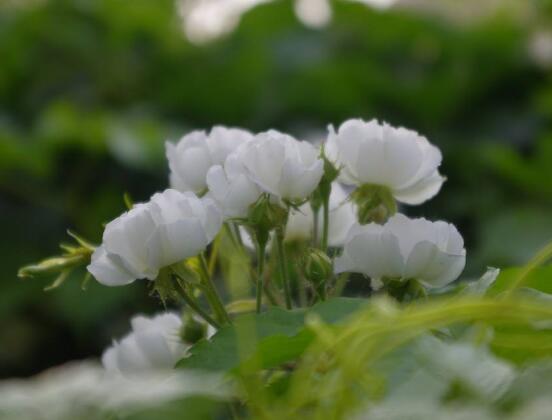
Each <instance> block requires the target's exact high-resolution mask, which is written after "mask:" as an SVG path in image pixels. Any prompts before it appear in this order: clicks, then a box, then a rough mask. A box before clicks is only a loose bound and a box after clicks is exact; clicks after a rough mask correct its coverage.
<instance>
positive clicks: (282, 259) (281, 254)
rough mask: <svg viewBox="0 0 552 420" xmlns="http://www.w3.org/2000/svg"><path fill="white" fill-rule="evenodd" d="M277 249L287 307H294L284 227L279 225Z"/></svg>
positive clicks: (277, 229)
mask: <svg viewBox="0 0 552 420" xmlns="http://www.w3.org/2000/svg"><path fill="white" fill-rule="evenodd" d="M276 251H277V253H278V265H279V268H280V273H281V275H282V283H283V286H284V297H285V301H286V308H287V309H291V308H292V302H291V289H290V286H289V283H290V280H289V270H288V266H287V259H286V251H285V249H284V229H283V228H282V227H281V226H279V227H277V228H276Z"/></svg>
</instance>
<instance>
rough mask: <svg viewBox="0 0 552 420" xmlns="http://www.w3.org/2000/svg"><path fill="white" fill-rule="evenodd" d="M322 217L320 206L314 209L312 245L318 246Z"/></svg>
mask: <svg viewBox="0 0 552 420" xmlns="http://www.w3.org/2000/svg"><path fill="white" fill-rule="evenodd" d="M319 219H320V208H316V209H314V208H313V209H312V225H313V226H312V246H313V247H315V248H316V247H317V246H318V220H319Z"/></svg>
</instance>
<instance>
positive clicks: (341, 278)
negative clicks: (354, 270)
mask: <svg viewBox="0 0 552 420" xmlns="http://www.w3.org/2000/svg"><path fill="white" fill-rule="evenodd" d="M348 280H349V273H341V274H340V275H338V276H337V281H336V283H335V288H334V291H333V295H334V296H341V293H343V289H345V285H346V284H347V281H348Z"/></svg>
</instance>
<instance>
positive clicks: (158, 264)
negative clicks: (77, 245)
mask: <svg viewBox="0 0 552 420" xmlns="http://www.w3.org/2000/svg"><path fill="white" fill-rule="evenodd" d="M221 225H222V215H221V213H220V210H219V209H218V207H217V205H216V204H215V203H214V202H213V201H212V200H210V199H200V198H198V197H197V196H196V195H195V194H193V193H191V192H188V193H181V192H178V191H176V190H171V189H168V190H165V191H164V192H162V193H157V194H155V195H154V196H153V197H152V198H151V200H150V201H149V202H147V203H142V204H137V205H135V206H134V207H133V208H132V209H131V210H129V211H128V212H126V213H124V214H122V215H121V216H119V217H118V218H116V219H115V220H113V221H111V222H110V223H108V224H107V226H106V227H105V230H104V233H103V242H102V245H101V246H99V247H98V248H97V249H96V250H95V251H94V254H93V255H92V261H91V263H90V265H88V267H87V268H88V271H89V272H90V273H91V274H92V275H94V277H95V278H96V279H97V280H98V281H99V282H100V283H102V284H105V285H107V286H120V285H124V284H129V283H131V282H133V281H134V280H136V279H139V278H147V279H149V280H154V279H155V278H156V277H157V275H158V274H159V270H160V269H161V268H163V267H166V266H168V265H171V264H174V263H176V262H178V261H181V260H183V259H185V258H189V257H192V256H195V255H197V254H199V253H200V252H201V251H202V250H203V249H205V247H206V246H207V245H208V244H209V243H210V242H211V241H212V240H213V238H214V237H215V236H216V234H217V233H218V231H219V230H220V227H221Z"/></svg>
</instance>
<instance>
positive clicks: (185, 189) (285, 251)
mask: <svg viewBox="0 0 552 420" xmlns="http://www.w3.org/2000/svg"><path fill="white" fill-rule="evenodd" d="M166 151H167V159H168V167H169V172H170V175H169V182H170V188H169V189H166V190H164V191H163V192H160V193H156V194H154V195H153V196H152V197H151V198H150V199H149V200H148V201H146V202H144V203H138V204H131V203H130V202H129V200H127V203H128V204H129V208H128V210H127V211H126V212H125V213H123V214H122V215H120V216H119V217H117V218H115V219H114V220H112V221H111V222H109V223H107V224H106V226H105V228H104V232H103V239H102V243H101V244H99V245H93V244H91V243H90V242H89V241H87V240H85V239H83V238H81V237H79V236H77V235H75V234H72V236H73V237H74V238H75V240H76V242H77V243H76V244H74V245H63V247H62V248H63V250H64V253H63V254H62V255H60V256H57V257H54V258H50V259H46V260H44V261H41V262H40V263H38V264H35V265H30V266H27V267H24V268H22V269H21V271H20V273H19V274H20V276H21V277H32V276H36V275H39V274H51V273H57V274H58V277H57V279H56V280H55V281H54V283H53V284H52V286H53V287H58V286H59V285H60V284H61V283H62V282H63V281H64V280H65V279H67V277H68V275H69V273H71V272H73V270H76V269H78V268H80V267H86V269H87V272H88V274H87V276H88V277H90V276H93V277H94V278H95V279H96V280H97V281H98V282H99V283H101V284H102V285H105V286H112V287H114V286H121V287H122V286H125V285H128V284H129V283H132V282H134V281H136V280H140V279H142V280H145V281H147V282H148V285H149V286H150V288H151V290H152V292H153V293H154V294H155V295H157V296H159V297H160V298H161V300H162V301H163V303H164V304H165V305H172V306H174V305H175V304H176V305H182V306H183V307H184V309H185V310H184V312H183V315H182V317H180V316H179V315H177V314H176V313H174V312H166V313H163V314H160V315H157V316H155V317H153V318H148V317H145V316H137V317H134V318H133V319H132V321H131V324H132V332H131V333H129V334H128V335H127V336H125V337H123V338H122V339H121V340H119V341H117V340H115V341H114V342H113V344H112V346H111V347H109V348H108V349H107V350H106V351H105V352H104V354H103V357H102V362H103V365H104V367H105V369H106V371H107V372H109V374H110V375H115V376H117V375H119V376H121V375H122V376H124V377H125V378H127V379H128V380H129V381H132V380H133V378H135V377H137V376H140V375H142V374H143V373H144V372H149V371H155V372H165V373H167V375H169V373H168V372H170V371H174V369H173V367H175V366H176V367H177V370H178V369H181V368H182V369H184V368H189V369H200V370H210V371H216V372H217V373H225V374H227V376H226V379H225V380H226V381H230V382H232V384H233V385H234V386H235V387H236V388H235V390H234V392H233V393H231V396H229V397H228V401H227V402H228V404H229V410H230V412H231V413H232V415H233V416H234V417H235V418H241V416H242V415H246V414H248V415H250V416H251V417H253V418H275V419H276V418H286V417H288V418H297V416H299V415H301V416H304V417H307V418H313V419H314V418H332V419H334V418H335V419H341V418H351V417H350V416H351V415H352V414H353V413H355V415H360V416H363V415H364V414H366V413H368V414H366V416H368V417H366V418H379V417H377V415H378V413H387V414H383V416H384V417H382V418H393V417H387V416H391V414H389V411H386V410H388V406H387V405H386V404H388V402H387V400H386V399H385V398H386V397H383V396H382V395H387V396H393V395H395V394H394V393H393V392H395V391H396V390H394V389H393V390H389V389H387V388H385V387H384V386H383V385H382V384H381V383H380V382H378V381H379V379H378V378H379V377H380V376H381V375H384V376H385V375H387V376H385V378H387V379H388V380H391V378H392V377H395V376H393V375H396V374H399V373H400V372H398V371H396V370H393V369H398V368H397V367H396V366H398V365H397V363H395V364H393V363H391V365H393V366H395V368H393V369H392V370H391V371H390V370H389V368H388V367H386V366H387V365H385V364H383V365H381V366H380V365H378V363H379V362H380V361H381V362H382V363H384V362H385V361H386V360H387V362H389V360H391V362H392V361H393V357H395V358H396V357H398V356H397V355H396V354H395V353H394V352H396V351H401V349H403V350H404V348H407V349H409V350H408V355H412V354H417V353H416V352H419V351H420V350H419V348H424V349H426V350H424V352H426V353H427V352H428V351H429V350H427V349H428V348H430V349H433V350H432V351H434V352H435V354H438V356H436V357H437V358H444V357H445V356H444V354H446V352H447V351H450V352H453V353H454V354H456V355H458V360H456V359H455V360H453V361H451V362H450V364H452V365H455V367H454V369H456V370H455V372H456V373H455V375H456V376H451V374H450V371H446V372H445V373H442V374H441V376H440V380H441V381H444V380H445V379H443V378H444V377H446V378H449V377H450V384H452V383H453V380H457V381H458V380H459V379H458V377H460V378H461V379H462V381H464V382H462V384H463V385H462V386H463V387H468V388H470V392H471V394H469V395H475V394H473V393H478V392H479V393H485V392H488V395H491V394H492V395H493V398H495V397H496V398H502V397H504V396H505V395H506V389H509V388H508V387H510V386H513V385H512V384H514V382H515V379H514V378H515V377H516V375H518V374H519V375H521V374H522V373H521V371H516V369H515V368H514V367H513V366H511V364H509V363H511V361H508V362H503V361H497V360H496V359H495V355H493V354H491V353H490V350H486V348H485V349H480V350H474V349H473V348H472V347H470V346H471V344H466V343H467V342H468V341H469V338H466V337H471V336H474V337H478V338H477V340H479V341H478V342H481V343H484V344H489V346H491V344H492V345H494V346H498V347H499V348H502V347H500V346H501V345H502V346H503V344H501V342H500V341H499V342H498V344H497V342H496V341H493V337H500V336H501V335H500V334H508V332H506V333H504V332H503V331H502V330H499V329H495V326H496V325H499V324H501V323H502V324H504V323H505V322H508V321H512V320H513V321H512V322H515V323H516V325H518V327H519V328H521V325H523V326H524V327H523V328H526V330H523V334H529V333H531V334H532V333H534V329H533V328H537V327H536V326H537V325H538V326H539V327H538V328H549V325H550V320H551V316H552V313H551V312H550V311H549V309H546V308H545V307H544V306H543V302H544V301H545V299H546V298H549V296H546V297H544V296H542V293H541V292H542V291H539V290H537V291H535V290H533V289H531V290H533V291H532V292H530V293H533V295H528V296H529V298H528V297H527V296H526V297H524V298H523V299H521V300H516V299H513V298H512V296H514V295H515V293H517V292H515V290H517V289H519V287H520V286H521V285H523V283H524V282H526V281H527V279H526V278H527V276H528V272H523V273H522V275H521V277H520V278H519V279H517V280H514V281H512V282H511V283H510V284H508V285H507V286H504V284H503V282H504V281H505V280H497V276H498V270H490V271H489V272H488V273H486V274H485V275H484V276H483V277H482V278H481V279H480V280H479V281H477V282H474V283H470V284H468V285H466V284H465V283H457V284H453V282H455V280H457V279H458V277H459V276H460V275H461V273H462V271H463V269H464V266H465V263H466V249H465V246H464V240H463V238H462V236H461V234H460V233H459V231H458V230H457V229H456V227H455V226H454V225H452V224H450V223H447V222H444V221H429V220H426V219H425V218H409V217H408V216H407V215H405V214H404V213H403V210H404V211H406V210H407V208H404V207H403V205H419V204H422V203H423V202H425V201H427V200H429V199H431V198H432V197H434V196H435V195H436V194H437V193H438V192H439V190H440V189H441V187H442V185H443V183H444V181H445V178H444V176H443V175H441V174H440V172H439V166H440V164H441V160H442V156H441V152H440V150H439V149H438V148H437V147H436V146H435V145H433V144H431V143H430V142H429V141H428V140H427V139H426V138H425V137H423V136H421V135H420V134H418V133H416V132H415V131H412V130H408V129H405V128H396V127H392V126H390V125H388V124H385V123H380V122H378V121H376V120H372V121H368V122H365V121H362V120H359V119H352V120H348V121H345V122H344V123H343V124H341V125H340V126H339V128H338V129H337V130H335V129H334V128H333V127H332V126H330V127H329V131H328V135H327V139H326V141H324V142H323V143H322V144H321V145H320V146H314V145H312V144H310V143H308V142H304V141H299V140H297V139H295V138H293V137H292V136H290V135H288V134H284V133H281V132H279V131H275V130H269V131H266V132H261V133H257V134H254V133H250V132H248V131H246V130H242V129H237V128H226V127H222V126H218V127H214V128H213V129H212V130H211V131H209V133H206V132H204V131H194V132H192V133H189V134H187V135H185V136H184V137H182V139H181V140H180V141H179V142H178V143H176V144H173V143H170V142H169V143H167V145H166ZM252 249H253V250H254V252H251V250H252ZM550 254H552V251H550V249H547V250H545V251H543V254H542V255H539V256H537V259H536V262H535V263H534V265H535V266H536V265H538V264H539V263H540V262H542V261H545V260H546V258H548V257H550ZM498 278H499V279H500V277H498ZM351 279H353V280H354V281H355V282H359V281H360V282H361V283H362V284H363V287H362V288H361V289H362V290H364V291H365V294H364V296H361V297H357V298H355V299H346V298H343V297H341V295H343V294H344V290H347V284H348V281H350V280H351ZM495 282H497V284H498V285H499V286H494V284H495ZM498 287H502V292H503V293H504V294H505V295H503V298H501V299H490V298H488V297H487V293H488V292H489V291H491V290H493V288H498ZM539 293H541V295H539V296H537V297H535V294H539ZM516 296H517V295H516ZM447 299H448V300H447ZM528 299H529V300H528ZM531 299H532V300H531ZM524 311H526V312H524ZM355 314H356V315H355ZM347 317H349V318H347ZM351 317H352V318H351ZM514 318H515V319H514ZM343 319H352V320H351V321H350V322H349V323H341V322H342V320H343ZM461 322H463V323H464V327H463V329H462V328H460V329H458V330H457V329H454V328H453V324H455V323H461ZM470 323H471V324H470ZM330 324H334V325H330ZM338 325H339V326H338ZM497 328H498V327H497ZM489 337H491V338H489ZM453 338H454V339H458V340H459V341H458V342H454V341H452V339H453ZM510 339H511V337H510ZM447 340H448V341H447ZM244 342H245V344H243V343H244ZM428 343H429V344H428ZM405 346H406V347H405ZM408 346H411V347H408ZM412 346H414V347H412ZM416 346H418V347H416ZM466 346H468V347H466ZM489 348H490V347H489ZM546 348H548V347H546ZM550 348H552V347H550ZM466 349H467V350H466ZM541 350H542V349H541ZM504 351H505V350H504ZM439 352H440V353H439ZM503 353H504V352H503ZM506 354H509V353H507V352H506ZM546 355H547V356H548V353H546ZM401 357H402V356H401ZM409 357H410V356H404V357H403V358H404V360H410V359H409ZM389 358H390V359H389ZM355 360H357V361H358V363H356V362H355ZM465 360H469V363H475V360H483V361H486V362H485V363H483V362H481V367H480V369H483V370H481V372H487V373H486V375H489V377H492V378H499V379H496V380H497V381H499V382H500V383H496V384H494V383H493V387H491V386H490V385H489V387H490V388H492V392H490V391H489V389H490V388H489V387H486V388H485V387H483V388H482V387H481V386H479V385H480V382H481V381H480V380H473V378H474V377H475V376H474V375H475V374H476V372H475V371H474V372H472V371H470V370H469V366H468V367H467V366H463V365H462V366H460V363H463V361H465ZM508 360H509V359H508ZM432 362H434V361H432ZM359 363H360V364H359ZM413 363H414V362H413ZM466 363H468V362H466ZM428 366H429V365H428ZM438 368H439V369H441V370H442V369H443V368H442V366H437V365H435V369H438ZM412 369H414V367H413V368H412ZM478 369H479V368H478ZM414 371H415V372H416V375H419V380H420V381H421V382H420V383H425V382H423V381H429V379H428V378H427V377H426V376H427V374H428V373H427V372H426V371H425V370H424V369H422V368H421V367H419V366H418V365H416V368H415V369H414ZM382 372H385V374H384V373H382ZM470 372H471V373H470ZM424 375H426V376H424ZM447 375H448V376H447ZM462 375H464V376H462ZM417 378H418V376H417ZM409 380H411V379H408V378H407V379H404V383H399V384H396V385H397V387H400V386H402V385H404V386H405V387H407V386H410V387H411V388H412V387H413V386H414V385H412V384H410V385H409V382H408V381H409ZM447 380H448V379H447ZM349 383H351V384H354V385H355V387H357V388H354V389H351V390H349ZM456 383H457V382H456ZM431 384H433V385H434V386H437V385H436V383H435V381H434V382H431ZM450 384H449V383H448V382H447V384H446V386H447V387H448V386H449V385H450ZM495 385H496V386H495ZM499 385H500V386H499ZM428 386H430V385H428ZM443 386H445V385H443ZM450 386H452V385H450ZM478 386H479V388H478ZM276 389H277V390H278V391H276ZM383 389H385V391H383ZM408 389H409V390H408V392H409V393H412V395H414V393H413V391H412V389H413V388H412V389H410V388H408ZM447 389H448V392H449V394H446V395H448V396H449V397H450V398H452V399H454V398H456V397H457V396H458V395H462V396H464V391H465V389H464V388H458V389H456V388H454V389H453V388H450V389H449V388H447ZM361 391H362V392H361ZM391 391H393V392H391ZM273 392H274V393H275V395H273V394H272V393H273ZM378 392H379V394H378ZM402 392H406V391H404V390H403V391H402ZM428 392H429V393H432V392H433V393H435V395H437V393H438V392H437V391H436V390H435V389H434V388H430V389H429V388H428ZM267 393H268V394H270V396H268V395H267ZM357 394H358V395H357ZM408 395H410V394H408ZM416 395H417V394H416ZM431 395H433V396H434V397H435V399H434V400H432V403H435V404H437V401H441V400H442V399H443V400H444V398H445V391H442V395H441V394H439V397H438V398H437V397H436V396H435V395H434V394H431ZM466 395H468V393H466ZM393 398H394V397H393ZM396 398H397V399H399V400H400V395H399V396H398V397H396ZM432 398H433V397H432ZM463 398H464V397H463ZM466 398H467V397H466ZM504 398H506V397H504ZM470 401H472V400H470ZM473 401H475V400H473ZM0 402H1V401H0ZM439 404H440V403H439ZM267 407H269V408H267ZM374 407H375V409H374V410H373V408H374ZM441 408H442V407H441V406H439V409H441ZM0 409H1V404H0ZM359 410H360V411H359ZM363 410H364V411H363ZM378 410H379V411H378ZM236 413H237V414H236ZM359 413H360V414H359ZM363 413H364V414H363ZM374 413H375V414H374ZM374 416H375V417H374Z"/></svg>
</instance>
